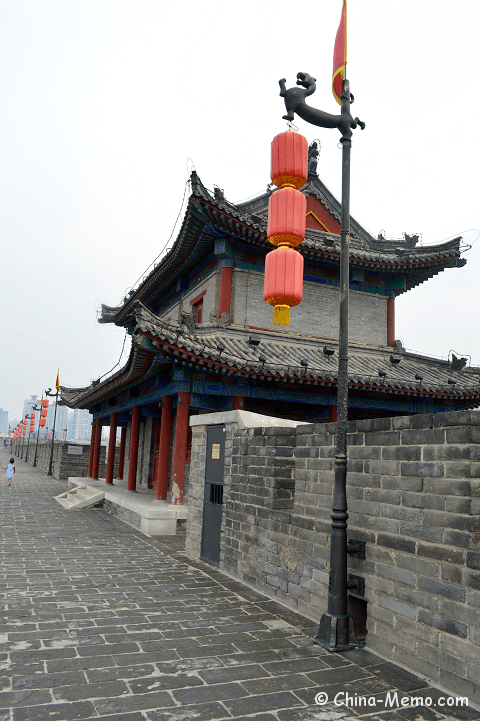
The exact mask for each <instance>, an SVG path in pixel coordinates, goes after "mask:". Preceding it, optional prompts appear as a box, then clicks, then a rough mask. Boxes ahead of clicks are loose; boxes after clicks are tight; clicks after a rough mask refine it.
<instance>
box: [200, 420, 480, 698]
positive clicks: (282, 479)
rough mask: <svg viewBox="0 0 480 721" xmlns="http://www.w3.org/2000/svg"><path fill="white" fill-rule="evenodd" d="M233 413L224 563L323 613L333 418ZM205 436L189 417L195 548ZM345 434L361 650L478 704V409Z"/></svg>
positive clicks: (284, 598) (255, 583)
mask: <svg viewBox="0 0 480 721" xmlns="http://www.w3.org/2000/svg"><path fill="white" fill-rule="evenodd" d="M228 415H230V414H218V416H222V417H225V416H228ZM251 415H253V414H251ZM214 417H215V416H213V415H212V416H210V418H214ZM233 419H234V414H232V421H231V422H226V423H225V427H226V452H225V468H224V483H225V485H224V504H223V516H222V526H221V536H220V568H221V570H222V571H224V572H226V573H227V574H229V575H230V576H232V577H234V578H236V579H239V580H241V581H243V582H245V583H246V584H248V585H250V586H252V587H253V588H256V589H258V590H259V591H261V592H262V593H265V594H266V595H268V596H270V597H271V598H274V599H277V600H278V601H280V602H281V603H283V604H284V605H286V606H288V607H290V608H292V609H295V610H296V611H299V612H301V613H303V614H305V615H306V616H308V617H309V618H311V619H312V620H314V621H316V622H318V621H319V619H320V616H321V614H322V613H323V612H325V611H326V609H327V593H328V572H329V554H330V512H331V504H332V488H333V480H334V467H333V464H334V456H335V436H334V434H335V432H336V424H317V425H297V426H296V427H282V423H285V422H284V421H282V420H278V421H277V426H274V427H267V428H261V427H254V428H248V427H246V428H240V427H239V424H238V423H237V422H235V421H234V420H233ZM199 420H200V419H197V420H196V421H195V423H198V422H199ZM210 422H211V423H214V422H215V421H210ZM216 422H217V423H219V422H220V423H221V422H224V421H222V420H217V421H216ZM287 423H288V422H287ZM205 438H206V426H205V425H195V426H194V428H193V444H192V463H191V468H190V489H189V508H188V522H187V541H186V543H187V553H188V555H189V556H190V557H192V558H199V557H200V555H201V542H202V518H203V488H204V482H205ZM348 442H349V451H348V454H349V461H348V489H347V497H348V508H349V527H348V537H349V539H354V540H362V541H365V543H366V558H365V560H359V559H356V558H353V557H350V558H349V572H350V573H352V574H355V575H357V576H360V577H361V578H364V579H365V593H364V595H363V596H360V595H358V594H355V593H353V592H349V593H350V600H351V605H352V608H356V609H357V611H358V608H360V610H361V611H362V609H363V612H364V616H365V612H366V630H367V635H366V647H367V648H370V649H372V650H373V651H376V652H377V653H379V654H380V655H382V656H383V657H385V658H388V659H391V660H392V661H395V662H397V663H400V664H402V665H404V666H406V667H407V668H409V669H411V670H412V671H415V672H418V673H420V674H422V675H424V676H426V677H428V678H429V679H431V680H433V682H434V683H437V684H439V685H441V686H443V687H444V688H446V689H447V690H449V691H450V692H452V693H455V694H461V695H466V696H468V697H469V698H470V700H471V701H472V702H476V703H480V413H478V412H475V411H472V412H470V411H462V412H452V413H442V414H438V415H419V416H408V417H393V418H386V419H374V420H364V421H357V422H352V423H349V433H348Z"/></svg>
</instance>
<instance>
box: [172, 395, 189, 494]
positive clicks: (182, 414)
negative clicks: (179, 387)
mask: <svg viewBox="0 0 480 721" xmlns="http://www.w3.org/2000/svg"><path fill="white" fill-rule="evenodd" d="M189 401H190V393H187V392H186V391H179V393H178V405H177V423H176V426H175V454H174V456H173V479H172V503H173V504H175V505H180V506H181V505H183V490H184V484H185V458H186V455H187V438H188V404H189Z"/></svg>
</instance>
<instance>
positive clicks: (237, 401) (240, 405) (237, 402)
mask: <svg viewBox="0 0 480 721" xmlns="http://www.w3.org/2000/svg"><path fill="white" fill-rule="evenodd" d="M233 410H234V411H243V410H245V396H233Z"/></svg>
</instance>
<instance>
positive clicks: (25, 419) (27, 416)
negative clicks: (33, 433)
mask: <svg viewBox="0 0 480 721" xmlns="http://www.w3.org/2000/svg"><path fill="white" fill-rule="evenodd" d="M29 418H30V416H29V415H28V413H25V418H24V421H28V419H29ZM23 444H24V440H23V425H22V448H21V450H20V458H21V459H22V460H23Z"/></svg>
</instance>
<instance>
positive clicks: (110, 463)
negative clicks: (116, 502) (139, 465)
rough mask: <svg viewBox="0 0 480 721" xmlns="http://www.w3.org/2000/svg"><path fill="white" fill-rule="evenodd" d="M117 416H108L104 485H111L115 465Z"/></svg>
mask: <svg viewBox="0 0 480 721" xmlns="http://www.w3.org/2000/svg"><path fill="white" fill-rule="evenodd" d="M117 418H118V416H117V414H116V413H112V415H111V416H110V438H109V439H108V458H107V473H106V483H113V467H114V465H115V446H116V441H117Z"/></svg>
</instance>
